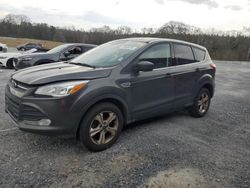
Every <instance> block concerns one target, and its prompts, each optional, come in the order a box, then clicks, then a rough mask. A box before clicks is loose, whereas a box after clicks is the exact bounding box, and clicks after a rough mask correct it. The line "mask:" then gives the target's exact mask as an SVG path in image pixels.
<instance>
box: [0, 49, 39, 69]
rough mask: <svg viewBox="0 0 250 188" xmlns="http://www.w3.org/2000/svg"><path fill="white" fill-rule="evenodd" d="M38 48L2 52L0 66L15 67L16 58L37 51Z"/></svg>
mask: <svg viewBox="0 0 250 188" xmlns="http://www.w3.org/2000/svg"><path fill="white" fill-rule="evenodd" d="M36 51H37V49H31V50H28V51H25V52H11V53H0V66H4V67H7V68H9V69H13V68H15V62H14V61H15V60H17V58H18V57H19V56H22V55H26V54H30V53H34V52H36Z"/></svg>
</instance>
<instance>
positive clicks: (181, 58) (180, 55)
mask: <svg viewBox="0 0 250 188" xmlns="http://www.w3.org/2000/svg"><path fill="white" fill-rule="evenodd" d="M174 52H175V60H176V63H177V65H185V64H189V63H194V62H195V60H194V54H193V51H192V49H191V47H190V46H187V45H182V44H174Z"/></svg>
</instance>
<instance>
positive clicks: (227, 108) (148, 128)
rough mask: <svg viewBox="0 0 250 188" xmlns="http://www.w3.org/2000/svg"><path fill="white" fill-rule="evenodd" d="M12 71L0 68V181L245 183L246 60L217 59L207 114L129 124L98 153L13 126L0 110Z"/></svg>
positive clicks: (249, 89)
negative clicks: (107, 146) (111, 145)
mask: <svg viewBox="0 0 250 188" xmlns="http://www.w3.org/2000/svg"><path fill="white" fill-rule="evenodd" d="M12 72H13V71H11V70H7V69H3V70H2V71H1V70H0V187H136V186H138V187H159V186H162V187H175V188H183V187H191V188H195V187H218V188H222V187H229V188H239V187H250V63H249V64H247V63H236V62H235V63H229V62H220V63H217V77H216V83H217V86H216V94H215V97H214V98H213V100H212V104H211V108H210V111H209V113H208V114H207V116H206V117H204V118H201V119H195V118H192V117H190V116H189V115H188V114H187V113H186V112H185V111H180V112H176V113H173V114H169V115H166V116H165V117H161V118H155V119H152V120H148V121H144V122H138V123H135V124H132V125H130V126H128V128H126V129H125V130H124V131H123V133H122V134H121V137H120V139H119V140H118V142H117V143H116V144H115V145H114V146H113V147H111V148H110V149H108V150H106V151H103V152H99V153H92V152H89V151H87V150H86V149H82V148H81V147H80V145H79V144H77V143H76V141H75V140H74V139H63V138H51V137H46V136H39V135H34V134H30V133H25V132H21V131H20V130H18V129H16V128H15V124H14V123H13V122H12V120H11V119H10V118H9V117H8V115H7V114H5V112H4V86H5V84H6V82H7V81H8V79H9V76H10V74H11V73H12Z"/></svg>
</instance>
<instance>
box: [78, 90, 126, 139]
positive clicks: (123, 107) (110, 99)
mask: <svg viewBox="0 0 250 188" xmlns="http://www.w3.org/2000/svg"><path fill="white" fill-rule="evenodd" d="M105 102H109V103H112V104H114V105H116V106H117V107H118V108H119V109H120V110H121V113H122V115H123V117H124V125H126V123H127V122H129V121H130V116H129V111H128V106H127V105H126V102H125V101H124V100H123V99H121V98H120V97H118V96H114V95H105V96H102V97H98V98H96V99H95V100H92V101H91V102H90V103H88V105H87V107H86V108H85V110H84V112H83V113H82V118H81V120H80V122H79V123H78V126H77V130H76V138H77V139H78V138H79V130H80V126H81V123H82V121H83V119H84V116H85V114H86V113H88V112H89V110H91V109H92V108H93V107H94V106H96V105H98V104H100V103H105Z"/></svg>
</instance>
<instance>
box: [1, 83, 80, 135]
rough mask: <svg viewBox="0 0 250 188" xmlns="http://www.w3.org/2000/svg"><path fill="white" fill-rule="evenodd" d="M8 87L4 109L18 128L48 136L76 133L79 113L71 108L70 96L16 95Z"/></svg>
mask: <svg viewBox="0 0 250 188" xmlns="http://www.w3.org/2000/svg"><path fill="white" fill-rule="evenodd" d="M10 87H11V86H9V85H7V86H6V90H5V110H6V112H7V113H8V114H9V115H10V117H11V118H12V119H13V120H14V121H15V122H16V124H17V126H18V128H19V129H21V130H23V131H27V132H32V133H37V134H43V135H50V136H61V135H67V136H75V135H76V131H77V128H78V125H79V117H78V116H79V113H77V112H74V110H72V104H73V102H74V101H72V99H71V98H70V99H65V98H64V99H55V98H53V99H52V98H48V99H45V98H43V99H41V98H34V97H17V96H15V95H14V94H13V93H12V92H11V91H10ZM41 122H42V123H41ZM44 122H45V123H44Z"/></svg>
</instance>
